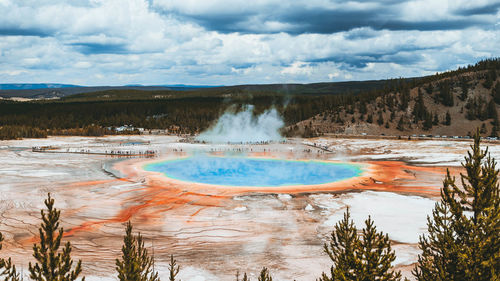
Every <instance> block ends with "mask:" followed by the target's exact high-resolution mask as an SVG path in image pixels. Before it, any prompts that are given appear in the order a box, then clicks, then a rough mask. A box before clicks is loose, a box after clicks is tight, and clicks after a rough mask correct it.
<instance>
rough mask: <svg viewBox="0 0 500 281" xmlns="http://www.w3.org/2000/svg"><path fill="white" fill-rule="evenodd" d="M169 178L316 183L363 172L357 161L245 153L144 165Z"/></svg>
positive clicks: (243, 183) (253, 183) (238, 183)
mask: <svg viewBox="0 0 500 281" xmlns="http://www.w3.org/2000/svg"><path fill="white" fill-rule="evenodd" d="M145 169H146V170H147V171H153V172H161V173H163V174H165V175H166V176H167V177H169V178H173V179H177V180H182V181H189V182H197V183H205V184H212V185H228V186H286V185H315V184H323V183H329V182H334V181H339V180H344V179H348V178H351V177H355V176H358V175H360V174H361V172H362V170H361V168H360V167H359V166H358V165H354V164H348V163H325V162H319V161H291V160H274V159H259V158H243V157H209V156H202V157H200V156H197V157H189V158H183V159H176V160H168V161H164V162H158V163H152V164H148V165H146V166H145Z"/></svg>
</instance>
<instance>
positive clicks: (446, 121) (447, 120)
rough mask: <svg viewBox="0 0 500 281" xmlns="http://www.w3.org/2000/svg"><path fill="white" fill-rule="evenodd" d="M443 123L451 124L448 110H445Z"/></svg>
mask: <svg viewBox="0 0 500 281" xmlns="http://www.w3.org/2000/svg"><path fill="white" fill-rule="evenodd" d="M444 124H445V125H446V126H450V125H451V115H450V112H449V111H446V117H445V119H444Z"/></svg>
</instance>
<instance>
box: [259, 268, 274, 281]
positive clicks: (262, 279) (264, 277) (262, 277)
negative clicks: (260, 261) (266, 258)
mask: <svg viewBox="0 0 500 281" xmlns="http://www.w3.org/2000/svg"><path fill="white" fill-rule="evenodd" d="M258 281H273V277H271V274H270V273H269V270H268V269H267V268H265V267H263V268H262V270H261V271H260V274H259V279H258Z"/></svg>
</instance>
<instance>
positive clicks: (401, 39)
mask: <svg viewBox="0 0 500 281" xmlns="http://www.w3.org/2000/svg"><path fill="white" fill-rule="evenodd" d="M438 2H439V1H438ZM445 2H446V3H444V2H443V3H444V4H443V3H441V2H439V3H437V2H436V1H430V0H426V1H407V2H404V1H403V2H401V3H400V4H398V5H396V6H395V7H396V8H394V7H393V8H391V9H400V10H399V14H398V17H399V16H401V17H403V16H404V17H407V18H408V19H412V16H414V14H415V13H416V12H418V14H419V15H421V14H422V13H423V14H424V15H422V16H425V17H426V19H428V20H433V19H454V20H455V19H461V18H463V17H464V16H461V15H456V13H455V11H457V10H458V9H475V8H477V7H481V5H486V4H488V3H490V4H491V3H492V2H491V1H490V2H487V1H483V0H481V1H479V2H474V4H471V2H469V1H462V0H461V1H459V3H458V2H457V3H455V2H453V3H452V2H449V1H445ZM384 7H388V6H387V4H384V3H383V2H378V3H375V2H369V3H364V2H363V3H362V2H347V3H340V1H327V0H314V1H305V0H304V1H294V2H283V1H277V0H257V1H252V2H249V1H243V0H235V1H222V0H209V1H201V2H200V1H194V0H185V1H173V0H163V1H158V0H155V1H147V0H130V1H126V2H124V1H121V0H108V1H102V0H92V1H80V2H67V1H62V0H50V1H49V0H46V1H34V0H33V1H31V0H30V1H7V0H0V12H1V14H2V17H0V37H1V40H0V65H1V69H2V71H0V80H2V81H3V82H6V83H8V82H47V81H50V82H61V83H68V82H70V81H80V82H79V83H82V84H84V85H103V84H108V85H117V84H134V83H141V84H168V83H185V84H239V83H270V82H275V83H280V82H301V83H307V82H320V81H325V80H330V81H342V80H346V79H347V80H351V79H352V80H363V79H383V78H391V77H399V76H418V75H426V74H431V73H435V72H436V71H443V70H447V69H453V68H455V67H457V66H459V65H466V64H470V63H474V62H475V61H477V60H479V59H481V58H485V57H491V56H499V55H500V53H499V51H498V50H500V41H499V40H497V38H499V37H500V31H499V29H498V28H489V27H484V28H483V27H481V26H469V27H466V28H456V29H442V30H439V29H438V30H434V29H431V30H388V29H374V28H372V27H370V26H366V27H357V28H353V29H351V30H348V31H339V32H330V33H329V32H325V33H314V32H303V33H298V34H292V33H287V32H285V31H287V30H293V29H295V28H298V26H299V25H304V23H300V21H298V20H289V19H287V18H285V17H281V18H279V17H274V18H273V17H272V15H273V14H279V11H285V10H286V11H292V12H296V13H298V12H300V11H306V10H314V9H324V10H329V11H330V10H335V9H337V10H343V11H347V10H349V11H350V10H352V11H371V10H373V9H380V8H384ZM273 12H276V13H273ZM241 13H244V14H247V15H248V17H246V18H244V19H243V20H242V22H237V24H239V25H241V28H242V31H241V32H223V31H218V30H217V29H216V28H214V29H210V28H209V27H208V25H209V24H218V23H220V22H219V21H222V20H228V21H231V20H233V18H238V16H239V15H240V14H241ZM270 15H271V16H270ZM491 17H492V16H491V15H485V16H484V18H485V19H487V20H490V18H491ZM493 17H496V21H498V13H497V15H496V16H493ZM214 18H215V19H217V20H218V21H217V22H209V23H206V22H203V21H204V20H207V19H208V20H213V19H214ZM472 19H477V18H476V17H474V16H473V17H472ZM310 20H311V21H312V20H314V19H310ZM352 20H353V21H356V19H352ZM413 20H415V21H417V20H419V19H418V17H417V18H414V19H413ZM420 20H421V19H420ZM305 25H306V26H307V22H306V23H305ZM260 30H265V31H266V32H265V33H259V31H260ZM249 31H251V32H249ZM2 34H3V35H2Z"/></svg>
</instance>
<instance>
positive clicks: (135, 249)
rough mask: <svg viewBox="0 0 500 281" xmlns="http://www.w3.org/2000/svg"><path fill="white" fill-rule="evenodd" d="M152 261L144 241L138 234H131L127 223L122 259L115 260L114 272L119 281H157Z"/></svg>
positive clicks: (130, 227) (130, 226)
mask: <svg viewBox="0 0 500 281" xmlns="http://www.w3.org/2000/svg"><path fill="white" fill-rule="evenodd" d="M153 264H154V260H153V258H152V257H150V256H149V254H148V251H147V249H146V247H145V246H144V239H143V237H142V235H141V234H140V233H139V234H137V236H134V235H133V234H132V224H131V223H130V221H129V222H128V223H127V226H126V229H125V236H124V237H123V246H122V259H121V260H119V259H116V271H117V273H118V279H119V280H120V281H159V280H160V278H159V277H158V272H154V271H153Z"/></svg>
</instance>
